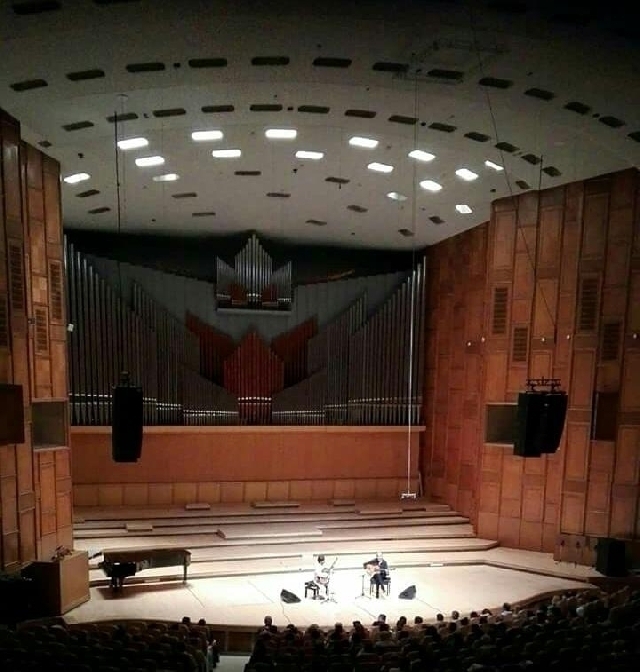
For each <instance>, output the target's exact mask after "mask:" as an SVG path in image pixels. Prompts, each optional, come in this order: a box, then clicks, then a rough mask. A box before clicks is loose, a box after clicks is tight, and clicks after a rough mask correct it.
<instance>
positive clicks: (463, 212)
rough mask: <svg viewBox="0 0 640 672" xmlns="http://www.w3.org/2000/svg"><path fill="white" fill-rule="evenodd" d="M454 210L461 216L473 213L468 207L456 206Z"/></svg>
mask: <svg viewBox="0 0 640 672" xmlns="http://www.w3.org/2000/svg"><path fill="white" fill-rule="evenodd" d="M456 210H457V211H458V212H459V213H460V214H461V215H469V214H471V213H472V212H473V210H472V209H471V208H470V207H469V206H468V205H456Z"/></svg>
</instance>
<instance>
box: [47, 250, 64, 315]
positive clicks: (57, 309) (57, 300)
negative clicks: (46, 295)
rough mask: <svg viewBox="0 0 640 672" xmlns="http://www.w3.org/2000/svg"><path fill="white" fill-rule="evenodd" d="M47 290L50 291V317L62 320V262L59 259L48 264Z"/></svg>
mask: <svg viewBox="0 0 640 672" xmlns="http://www.w3.org/2000/svg"><path fill="white" fill-rule="evenodd" d="M49 290H50V292H51V319H52V320H55V321H56V322H62V320H63V319H64V305H63V301H62V264H61V263H60V262H59V261H52V262H51V264H50V266H49Z"/></svg>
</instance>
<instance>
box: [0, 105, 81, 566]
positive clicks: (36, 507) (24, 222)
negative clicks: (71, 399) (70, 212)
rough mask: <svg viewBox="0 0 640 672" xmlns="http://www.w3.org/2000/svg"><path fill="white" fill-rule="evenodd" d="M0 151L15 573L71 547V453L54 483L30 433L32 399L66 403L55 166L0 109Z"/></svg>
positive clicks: (0, 275) (4, 476)
mask: <svg viewBox="0 0 640 672" xmlns="http://www.w3.org/2000/svg"><path fill="white" fill-rule="evenodd" d="M0 150H1V151H0V164H1V165H0V193H2V196H3V197H2V199H0V201H1V202H2V206H0V300H1V299H2V297H3V296H4V297H6V299H8V301H6V302H5V303H3V305H4V306H6V307H8V312H5V314H4V315H3V320H6V321H7V326H8V329H9V332H10V336H11V337H10V339H9V341H8V346H9V347H6V346H5V347H4V348H3V347H0V376H1V377H2V379H3V380H4V381H7V382H13V383H15V384H18V385H22V388H23V398H24V403H25V442H24V443H22V444H19V445H9V446H4V447H3V448H2V451H3V453H2V454H4V455H5V459H4V460H2V464H1V465H0V482H2V488H0V504H1V506H2V510H3V511H4V512H5V516H3V525H2V532H3V534H2V540H1V542H0V558H1V560H0V569H2V568H5V569H14V568H16V567H18V566H19V565H21V564H24V563H26V562H29V561H31V560H34V559H37V558H46V557H49V556H50V555H51V553H53V551H54V550H55V548H56V547H57V546H59V545H61V544H65V545H68V546H71V544H72V525H71V480H70V474H69V469H68V466H69V465H68V460H69V457H68V454H69V451H68V450H67V451H66V454H67V457H66V460H67V473H66V475H65V476H62V477H61V478H59V479H57V477H56V468H57V465H58V461H56V460H55V459H54V458H53V457H51V456H48V455H47V454H46V453H40V452H38V451H34V449H33V445H32V432H31V422H32V417H33V414H32V412H31V409H32V403H33V400H34V399H36V398H47V397H51V396H52V394H53V393H54V392H55V393H56V394H59V395H60V397H61V398H62V399H63V400H64V398H65V397H66V343H65V339H66V331H65V329H64V324H65V319H64V318H65V316H64V315H63V314H61V307H62V306H64V296H63V289H64V282H63V277H62V245H61V242H62V229H61V219H60V187H59V179H60V170H59V166H58V163H57V162H56V161H54V160H53V159H50V158H48V157H46V156H45V155H44V154H42V153H41V152H40V151H39V150H37V149H35V148H34V147H31V146H29V145H27V144H25V143H23V142H22V141H21V139H20V126H19V124H18V122H17V121H16V120H14V119H12V118H11V117H9V116H8V115H7V114H6V113H4V112H3V111H2V110H0ZM52 261H55V262H56V263H58V264H59V266H58V269H59V271H60V272H59V273H58V278H59V281H60V286H59V292H58V293H57V295H56V300H57V303H56V304H55V308H56V317H57V321H58V325H59V326H58V332H57V335H56V337H55V338H54V339H53V340H52V331H51V324H50V320H49V317H48V315H49V313H50V302H51V300H52V296H51V291H50V287H49V268H50V265H51V263H52ZM35 307H37V308H38V310H39V312H37V311H36V309H35ZM43 316H44V321H43V319H42V318H43ZM34 320H35V322H36V324H34V323H33V322H34ZM43 334H44V336H45V337H46V338H45V340H46V350H47V351H46V352H42V353H41V354H38V355H37V356H36V339H40V340H39V342H38V346H37V347H38V348H41V347H42V344H43V340H42V339H43ZM52 343H55V345H54V346H53V347H52V348H50V345H51V344H52ZM51 353H55V354H53V355H52V356H53V359H51V358H50V355H51ZM52 366H53V367H54V368H55V376H56V382H55V384H54V387H55V390H54V389H52V370H53V369H52ZM10 465H13V467H11V466H10ZM9 527H11V528H12V529H11V530H10V531H9V529H8V528H9Z"/></svg>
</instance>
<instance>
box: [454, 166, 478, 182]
mask: <svg viewBox="0 0 640 672" xmlns="http://www.w3.org/2000/svg"><path fill="white" fill-rule="evenodd" d="M456 175H457V176H458V177H459V178H460V179H461V180H464V181H465V182H472V181H473V180H475V179H477V177H478V174H477V173H474V172H473V171H472V170H469V169H468V168H458V170H456Z"/></svg>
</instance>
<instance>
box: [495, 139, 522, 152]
mask: <svg viewBox="0 0 640 672" xmlns="http://www.w3.org/2000/svg"><path fill="white" fill-rule="evenodd" d="M496 149H499V150H500V151H501V152H508V153H509V154H513V152H515V151H517V150H518V148H517V147H516V146H515V145H512V144H511V143H510V142H496Z"/></svg>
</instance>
